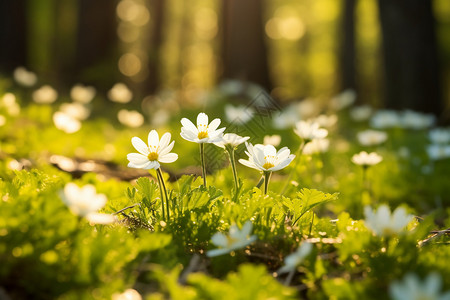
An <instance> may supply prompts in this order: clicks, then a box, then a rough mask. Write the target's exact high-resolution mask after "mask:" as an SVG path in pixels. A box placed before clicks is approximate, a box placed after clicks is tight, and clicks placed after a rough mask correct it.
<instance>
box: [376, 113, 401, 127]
mask: <svg viewBox="0 0 450 300" xmlns="http://www.w3.org/2000/svg"><path fill="white" fill-rule="evenodd" d="M370 126H371V127H373V128H378V129H387V128H392V127H397V126H400V116H399V114H398V113H397V112H396V111H395V110H387V109H384V110H378V111H377V112H375V114H374V115H373V116H372V118H371V119H370Z"/></svg>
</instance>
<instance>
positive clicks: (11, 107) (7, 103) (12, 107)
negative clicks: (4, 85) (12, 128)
mask: <svg viewBox="0 0 450 300" xmlns="http://www.w3.org/2000/svg"><path fill="white" fill-rule="evenodd" d="M0 106H1V107H5V108H6V110H7V111H8V114H9V115H10V116H17V115H19V113H20V106H19V104H18V103H17V102H16V96H15V95H14V94H13V93H5V94H4V95H3V97H2V99H1V101H0Z"/></svg>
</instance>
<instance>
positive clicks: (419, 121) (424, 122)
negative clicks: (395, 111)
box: [400, 110, 436, 130]
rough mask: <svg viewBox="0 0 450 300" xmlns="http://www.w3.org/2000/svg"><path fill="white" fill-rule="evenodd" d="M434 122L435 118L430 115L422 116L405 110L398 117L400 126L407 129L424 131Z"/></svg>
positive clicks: (422, 114)
mask: <svg viewBox="0 0 450 300" xmlns="http://www.w3.org/2000/svg"><path fill="white" fill-rule="evenodd" d="M435 122H436V117H435V116H434V115H432V114H424V113H420V112H416V111H412V110H405V111H403V112H402V114H401V117H400V126H401V127H403V128H408V129H416V130H419V129H426V128H429V127H431V126H433V124H434V123H435Z"/></svg>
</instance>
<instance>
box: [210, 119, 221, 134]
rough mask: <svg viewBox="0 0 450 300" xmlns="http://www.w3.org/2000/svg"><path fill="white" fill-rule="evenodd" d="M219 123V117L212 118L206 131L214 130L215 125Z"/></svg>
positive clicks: (217, 125)
mask: <svg viewBox="0 0 450 300" xmlns="http://www.w3.org/2000/svg"><path fill="white" fill-rule="evenodd" d="M219 125H220V119H219V118H217V119H214V120H212V121H211V124H209V126H208V133H210V132H213V131H215V130H216V129H217V127H219Z"/></svg>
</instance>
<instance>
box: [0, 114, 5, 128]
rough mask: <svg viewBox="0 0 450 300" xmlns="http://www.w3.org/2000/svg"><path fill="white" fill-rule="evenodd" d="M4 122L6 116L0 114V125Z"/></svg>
mask: <svg viewBox="0 0 450 300" xmlns="http://www.w3.org/2000/svg"><path fill="white" fill-rule="evenodd" d="M5 124H6V118H5V116H3V115H0V127H1V126H3V125H5Z"/></svg>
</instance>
